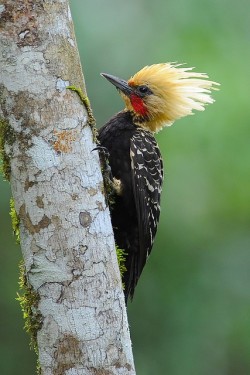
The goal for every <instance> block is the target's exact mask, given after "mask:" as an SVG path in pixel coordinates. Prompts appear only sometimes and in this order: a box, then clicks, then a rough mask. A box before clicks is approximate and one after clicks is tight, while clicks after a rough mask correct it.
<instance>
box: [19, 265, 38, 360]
mask: <svg viewBox="0 0 250 375" xmlns="http://www.w3.org/2000/svg"><path fill="white" fill-rule="evenodd" d="M19 269H20V275H19V283H18V284H19V289H20V293H18V296H17V300H18V301H19V303H20V306H21V310H22V313H23V318H24V329H25V331H26V332H27V333H28V334H29V335H30V347H31V349H34V351H35V352H36V354H38V346H37V331H38V330H39V329H40V328H41V324H42V316H41V314H40V313H39V311H38V303H39V295H38V293H37V292H36V291H35V290H34V289H33V288H32V286H31V285H30V284H29V282H28V279H27V275H26V269H25V265H24V262H23V261H21V262H20V265H19Z"/></svg>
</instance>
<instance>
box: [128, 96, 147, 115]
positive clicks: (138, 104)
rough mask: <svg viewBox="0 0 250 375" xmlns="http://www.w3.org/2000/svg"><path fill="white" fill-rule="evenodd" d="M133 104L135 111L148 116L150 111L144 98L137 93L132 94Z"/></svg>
mask: <svg viewBox="0 0 250 375" xmlns="http://www.w3.org/2000/svg"><path fill="white" fill-rule="evenodd" d="M130 101H131V105H132V107H133V108H134V110H135V112H136V113H138V114H139V115H140V116H146V115H147V113H148V110H147V108H146V106H145V104H144V102H143V100H142V99H141V98H140V97H139V96H137V95H135V94H132V95H131V96H130Z"/></svg>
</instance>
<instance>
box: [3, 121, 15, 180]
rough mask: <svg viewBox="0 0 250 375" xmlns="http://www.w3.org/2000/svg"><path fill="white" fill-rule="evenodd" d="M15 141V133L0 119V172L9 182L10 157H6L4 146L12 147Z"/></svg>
mask: <svg viewBox="0 0 250 375" xmlns="http://www.w3.org/2000/svg"><path fill="white" fill-rule="evenodd" d="M14 141H15V132H14V130H13V129H12V127H11V126H10V124H9V122H8V121H7V120H5V119H0V160H1V161H0V172H1V173H2V174H3V176H4V178H5V179H6V180H8V181H9V180H10V170H11V169H10V156H9V155H7V153H6V150H5V145H6V144H8V145H12V144H13V143H14Z"/></svg>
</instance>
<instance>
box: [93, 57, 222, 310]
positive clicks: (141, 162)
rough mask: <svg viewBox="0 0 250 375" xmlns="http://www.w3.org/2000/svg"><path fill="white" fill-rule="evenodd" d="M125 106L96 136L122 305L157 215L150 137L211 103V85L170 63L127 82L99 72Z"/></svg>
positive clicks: (155, 156)
mask: <svg viewBox="0 0 250 375" xmlns="http://www.w3.org/2000/svg"><path fill="white" fill-rule="evenodd" d="M101 75H102V76H103V77H104V78H106V79H107V80H108V81H109V82H110V83H112V84H113V85H114V86H115V87H116V89H117V90H118V92H119V94H120V95H121V97H122V99H123V100H124V102H125V109H124V110H123V111H121V112H119V113H117V114H116V115H115V116H114V117H112V118H111V119H110V120H109V121H108V122H107V123H106V124H105V125H104V126H103V127H102V128H101V129H100V130H99V134H98V138H99V142H100V147H101V148H103V149H105V150H106V152H107V155H108V161H109V166H110V168H111V179H112V184H113V189H114V204H112V206H111V210H110V211H111V221H112V226H113V230H114V237H115V242H116V244H117V246H118V247H119V248H120V249H123V250H124V253H125V254H126V263H125V266H126V271H125V273H124V276H123V283H124V285H125V290H124V294H125V301H126V303H127V301H128V297H130V298H131V299H132V298H133V295H134V291H135V287H136V285H137V282H138V280H139V278H140V275H141V272H142V270H143V268H144V266H145V263H146V260H147V257H148V255H149V254H150V252H151V249H152V246H153V242H154V238H155V235H156V231H157V225H158V222H159V216H160V198H161V192H162V182H163V162H162V157H161V153H160V150H159V147H158V145H157V142H156V140H155V137H154V133H156V132H158V131H160V130H161V129H162V128H163V127H164V126H170V125H172V123H173V122H174V121H175V120H177V119H179V118H181V117H184V116H186V115H191V114H193V110H197V111H203V110H204V106H205V105H206V104H208V103H213V101H214V100H213V99H212V98H211V96H210V94H211V89H216V85H217V83H216V82H212V81H210V80H208V76H207V75H206V74H204V73H195V72H193V68H187V67H183V65H181V64H176V63H162V64H154V65H151V66H145V67H144V68H143V69H141V70H140V71H139V72H138V73H136V74H135V75H134V76H132V77H131V78H130V79H129V80H128V81H125V80H123V79H121V78H118V77H115V76H113V75H110V74H106V73H101Z"/></svg>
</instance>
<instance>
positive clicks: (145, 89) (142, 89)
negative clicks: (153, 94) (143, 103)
mask: <svg viewBox="0 0 250 375" xmlns="http://www.w3.org/2000/svg"><path fill="white" fill-rule="evenodd" d="M137 90H138V91H139V92H140V94H144V95H145V94H149V93H150V90H149V88H148V86H145V85H143V86H138V87H137Z"/></svg>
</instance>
